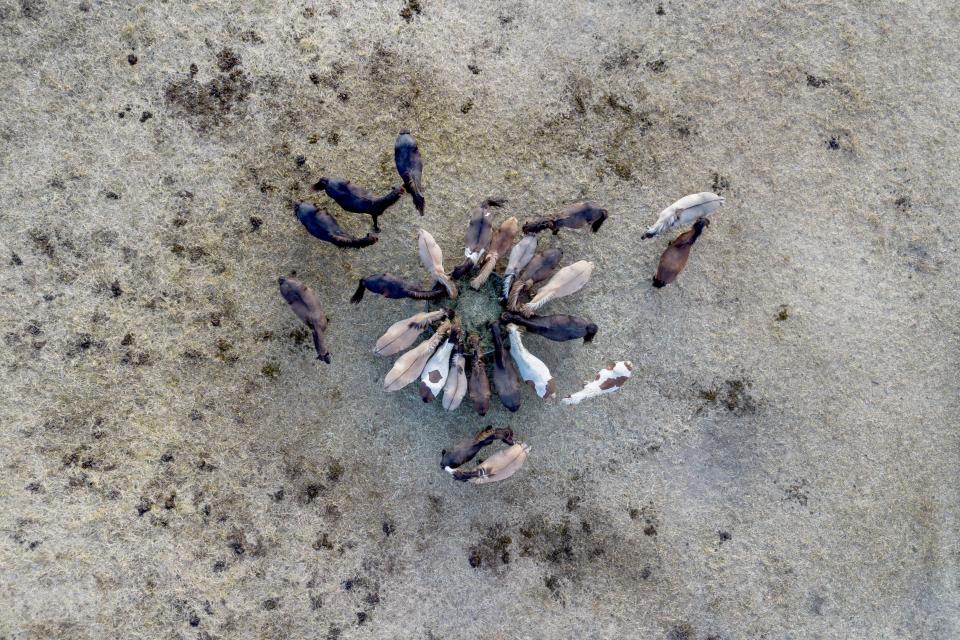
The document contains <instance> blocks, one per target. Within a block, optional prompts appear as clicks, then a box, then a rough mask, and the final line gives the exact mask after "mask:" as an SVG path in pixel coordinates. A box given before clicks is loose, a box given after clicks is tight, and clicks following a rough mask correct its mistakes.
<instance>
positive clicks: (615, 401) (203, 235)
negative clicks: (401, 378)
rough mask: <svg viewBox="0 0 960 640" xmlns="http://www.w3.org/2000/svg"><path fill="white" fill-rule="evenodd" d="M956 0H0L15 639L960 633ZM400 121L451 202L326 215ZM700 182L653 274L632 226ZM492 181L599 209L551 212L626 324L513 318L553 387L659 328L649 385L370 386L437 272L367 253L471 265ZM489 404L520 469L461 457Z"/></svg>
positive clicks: (3, 587) (378, 169) (8, 630)
mask: <svg viewBox="0 0 960 640" xmlns="http://www.w3.org/2000/svg"><path fill="white" fill-rule="evenodd" d="M951 4H953V3H949V2H911V3H893V2H891V3H884V2H865V1H861V2H857V1H847V2H843V3H840V4H839V5H837V4H836V3H805V2H804V3H782V4H779V5H778V6H777V7H776V8H770V7H765V6H763V5H762V4H761V3H755V2H747V3H712V2H699V1H696V0H694V1H692V2H671V1H665V2H663V4H662V5H659V4H658V2H656V1H652V2H646V1H637V2H627V1H624V2H599V3H591V4H589V5H584V4H582V3H566V2H564V3H557V2H552V1H551V2H547V1H541V2H534V3H525V2H495V3H479V2H449V1H447V2H436V1H433V0H421V3H420V5H418V6H417V7H416V8H415V9H417V8H418V9H420V11H419V12H418V11H417V10H415V9H410V10H409V12H408V13H409V18H410V19H409V21H408V20H406V19H405V18H404V17H403V16H401V10H402V9H403V5H401V4H397V3H395V2H385V3H376V4H373V3H371V4H370V5H368V6H366V7H362V6H358V5H354V4H351V3H348V2H336V3H331V4H327V3H317V2H309V1H308V2H297V3H290V2H274V1H270V2H256V3H254V2H250V3H243V6H241V5H240V4H237V5H230V4H228V3H223V2H204V1H198V2H193V3H187V2H180V1H172V0H171V1H170V2H149V3H147V2H144V3H132V2H131V3H125V2H99V1H97V0H86V1H84V2H76V1H73V0H71V1H67V2H53V1H45V0H22V1H16V0H0V78H2V80H0V89H2V90H0V163H2V165H0V222H2V225H3V227H2V228H3V230H4V232H3V237H2V240H0V242H2V244H3V256H2V264H3V266H2V270H0V286H2V293H3V295H2V299H0V320H2V325H3V333H4V344H3V349H2V362H3V367H2V374H0V375H2V378H0V382H2V385H3V390H4V393H3V403H2V405H0V428H2V434H3V442H4V444H3V449H2V451H3V453H2V456H0V461H2V474H0V530H2V536H0V601H2V602H3V606H2V609H0V637H2V638H17V639H20V638H200V639H203V638H224V639H226V638H307V637H309V638H451V637H463V638H479V637H484V638H547V637H549V638H566V637H583V638H667V639H669V640H706V639H708V638H713V639H717V638H720V639H724V640H727V639H733V638H796V639H799V638H956V637H958V635H960V622H958V620H960V573H958V560H960V558H958V554H960V544H958V543H960V540H958V533H957V531H958V525H960V523H958V501H960V495H958V489H957V477H958V472H960V465H958V460H960V452H958V437H957V425H956V420H955V419H954V414H955V412H956V411H957V410H958V408H960V406H958V400H957V398H958V387H960V384H958V374H957V366H958V364H960V362H958V360H960V358H958V323H957V318H958V317H960V304H958V295H957V294H958V287H957V284H956V283H957V280H958V277H960V260H958V256H957V241H956V239H955V236H954V233H955V232H956V229H957V213H956V211H957V202H958V201H960V188H958V184H960V174H958V171H960V165H958V161H960V154H958V148H960V147H958V142H960V141H958V137H960V136H958V116H957V113H958V110H960V94H958V84H960V83H958V80H957V69H958V68H960V55H958V52H960V47H958V45H957V42H956V33H957V30H958V27H960V14H958V10H957V9H956V6H955V5H954V7H953V8H948V7H949V5H951ZM659 6H662V10H660V11H658V7H659ZM130 53H134V54H135V55H136V56H137V58H138V61H137V63H136V65H130V64H129V63H128V60H127V56H128V54H130ZM218 63H219V66H218ZM191 64H195V65H196V67H195V69H196V71H195V76H194V77H192V78H191V75H190V68H191ZM221 68H222V69H223V70H221ZM311 74H315V75H314V80H315V81H312V80H311ZM148 113H149V114H152V117H149V116H147V114H148ZM121 116H122V117H121ZM404 126H408V127H410V128H411V129H413V130H414V132H415V134H416V136H417V138H418V140H419V142H420V145H421V149H422V152H423V155H424V159H425V163H426V169H425V183H426V194H427V202H428V209H427V216H426V218H425V219H424V220H422V221H421V220H419V219H417V217H416V215H415V212H414V210H413V207H412V204H411V202H410V200H409V199H404V200H403V201H402V203H401V205H399V206H398V207H396V208H395V209H393V210H391V212H390V213H389V214H387V215H386V216H384V218H383V220H382V225H383V228H384V232H383V234H382V236H381V241H380V243H379V245H377V246H376V247H374V248H372V249H367V250H364V251H362V252H359V253H358V252H352V253H348V252H342V251H338V250H336V249H335V248H333V247H332V246H329V245H324V244H321V243H319V242H317V241H315V240H313V239H312V238H310V237H309V236H308V235H307V234H306V233H305V232H304V230H303V229H302V228H301V227H300V226H299V225H298V224H297V222H296V220H295V219H294V218H293V216H292V213H291V211H290V209H289V206H288V201H289V200H290V199H296V198H300V197H303V196H304V194H306V193H307V185H309V184H310V183H311V182H312V181H313V180H315V179H316V178H317V177H318V176H319V175H321V174H324V173H329V174H333V175H342V176H346V177H350V178H352V179H354V180H355V181H357V182H359V183H362V184H365V185H369V186H371V187H373V188H375V189H376V190H378V191H380V190H385V189H386V188H387V187H388V186H390V185H391V184H392V183H394V182H395V181H396V176H395V174H394V172H393V168H392V144H393V139H394V136H395V135H396V132H397V131H398V130H399V129H400V128H401V127H404ZM301 155H302V156H304V157H305V164H303V166H298V164H297V162H296V158H297V156H301ZM708 189H717V190H721V191H722V193H723V194H724V195H725V196H726V197H727V206H726V207H725V208H724V209H723V210H722V211H721V213H720V215H718V216H717V218H716V220H715V224H714V225H713V226H711V227H710V228H709V229H708V230H707V232H706V233H705V235H704V237H703V239H702V240H701V241H700V242H699V243H698V244H697V245H696V247H695V250H694V253H693V256H692V258H691V261H690V265H689V266H688V268H687V270H686V271H685V272H684V273H683V274H682V275H681V277H680V280H679V283H678V284H676V285H672V286H670V287H668V288H666V289H663V290H661V291H655V290H653V289H651V288H650V286H649V278H650V276H651V274H652V273H653V269H654V267H655V264H656V260H657V256H658V255H659V252H660V250H662V248H663V246H664V245H665V243H666V241H667V239H666V238H661V239H657V240H655V241H650V242H647V243H645V244H639V243H638V238H639V236H640V234H641V232H642V230H643V228H644V227H645V226H646V225H647V224H648V223H649V222H651V221H652V220H653V219H654V218H655V216H656V213H657V212H658V211H659V210H660V209H661V208H662V207H664V206H666V205H667V204H669V203H670V202H672V201H673V200H674V199H676V198H678V197H680V196H682V195H684V194H686V193H690V192H695V191H702V190H708ZM493 193H500V194H503V195H505V196H506V197H508V198H509V199H510V206H509V207H508V208H507V209H506V211H505V214H504V215H509V214H515V215H517V216H519V217H520V218H521V219H529V218H532V217H533V216H535V215H538V214H541V213H544V212H547V211H550V210H552V209H554V208H556V207H558V206H560V205H562V204H564V203H567V202H570V201H573V200H575V199H577V198H581V197H590V198H594V199H596V200H598V201H600V202H602V203H604V204H605V205H606V206H607V207H608V208H609V209H610V210H611V212H612V217H611V220H610V221H609V222H608V223H607V225H606V226H605V227H604V228H603V229H602V230H601V233H599V234H598V235H593V234H590V233H587V232H583V231H582V232H573V233H566V234H562V235H560V236H559V237H558V238H556V239H555V240H549V242H555V241H556V242H559V243H560V244H561V245H562V247H563V248H564V250H565V252H566V255H567V256H568V261H572V260H574V259H580V258H587V259H591V260H594V261H595V262H596V264H597V273H596V275H595V277H594V279H593V281H592V282H591V283H590V284H589V285H588V286H587V287H586V288H585V289H584V290H583V291H582V292H581V293H580V294H578V295H576V296H574V297H571V298H569V299H567V300H565V301H563V302H562V303H560V304H556V305H555V306H553V307H552V308H553V309H554V310H556V311H561V310H562V311H569V312H572V313H578V314H582V315H585V316H588V317H590V318H592V319H594V320H595V321H596V322H597V323H598V324H599V325H600V327H601V330H600V333H599V335H598V336H597V339H596V341H595V342H594V344H592V345H587V346H583V345H581V344H578V343H577V344H575V343H567V344H553V343H545V342H544V341H542V340H540V339H538V338H535V337H531V338H529V339H528V341H527V344H528V346H529V347H530V348H531V349H532V350H533V351H534V352H535V353H538V354H540V355H541V357H543V359H544V360H545V361H546V362H547V363H548V364H549V365H550V366H551V367H552V368H553V370H554V372H555V374H556V375H557V378H558V383H559V386H560V390H561V392H562V393H564V394H566V393H570V392H571V391H573V390H575V389H576V388H577V387H578V386H579V383H580V382H581V381H582V380H583V379H586V378H589V377H591V376H592V375H593V373H594V372H595V371H596V370H597V369H598V368H599V367H600V366H602V365H603V364H604V363H606V362H607V361H610V360H615V359H621V358H629V359H631V360H633V361H634V363H636V364H637V371H636V375H635V377H634V379H633V380H632V381H631V382H630V383H629V384H628V385H627V387H626V388H625V390H624V391H623V392H622V393H620V394H619V395H617V396H613V397H610V398H604V399H601V400H597V401H594V402H592V403H588V404H584V405H581V406H580V407H578V408H575V409H571V408H566V407H563V406H559V405H553V406H542V405H541V404H540V403H538V402H536V401H535V400H536V399H535V398H533V397H532V395H529V394H528V395H527V398H526V405H525V406H524V407H523V408H522V409H521V413H520V414H518V415H515V416H511V415H508V414H506V413H504V412H503V411H502V410H500V409H498V410H496V411H493V412H491V414H490V415H489V416H488V417H487V419H480V418H478V417H477V416H475V415H473V414H472V413H471V412H470V411H468V410H467V409H466V408H464V409H461V410H460V411H459V412H458V413H456V414H455V415H453V416H451V415H447V414H444V413H443V412H442V411H441V410H440V409H439V407H437V406H424V405H423V404H422V403H421V401H420V399H419V397H418V396H417V395H416V393H415V392H414V391H413V389H412V388H411V389H408V390H405V391H404V392H401V393H397V394H393V395H386V394H384V393H382V392H381V391H380V390H379V381H380V379H381V378H382V376H383V374H384V373H385V372H386V371H387V369H388V368H389V366H390V363H389V362H388V361H386V360H378V361H375V360H374V359H373V357H372V356H371V355H370V348H371V346H372V344H373V342H374V341H375V339H376V337H377V336H378V335H379V334H380V332H381V331H382V330H383V329H384V328H385V327H386V326H388V325H389V324H390V323H391V322H393V321H394V320H396V319H398V318H400V317H402V315H403V314H407V315H409V314H410V313H413V312H414V311H415V310H417V309H418V308H419V307H418V305H416V304H414V303H409V302H401V301H388V300H384V299H381V298H378V297H376V296H369V297H368V299H366V300H365V301H364V302H363V304H362V305H361V306H359V307H351V306H350V305H349V304H347V298H348V297H349V294H350V292H351V291H352V289H353V287H354V284H355V282H356V278H358V277H359V276H361V275H366V274H368V273H373V272H377V271H383V270H389V271H393V272H395V273H398V274H401V275H404V276H407V277H413V278H423V277H424V276H423V272H422V270H421V268H420V266H419V261H418V259H417V257H416V250H415V234H416V230H417V228H418V227H419V225H420V224H425V225H426V226H427V227H428V228H429V229H431V230H432V232H433V233H434V235H435V236H436V237H437V239H438V240H439V241H440V243H441V245H442V246H443V247H444V248H445V250H446V251H447V256H448V262H449V263H451V264H452V263H453V261H454V259H455V256H457V255H459V252H460V250H461V232H462V228H463V225H464V221H465V216H466V215H467V213H468V212H469V210H470V208H471V206H472V205H473V203H474V202H476V201H477V200H478V199H479V198H480V197H483V196H486V195H489V194H493ZM332 210H334V211H336V209H332ZM253 218H257V219H259V220H260V221H262V225H261V226H260V227H259V228H258V229H254V226H255V224H252V223H251V220H252V219H253ZM341 220H342V221H343V223H344V225H345V226H346V227H347V228H349V229H350V230H351V231H352V232H354V233H357V234H360V233H363V232H365V231H366V229H367V226H368V221H367V220H366V219H363V218H360V217H358V216H350V215H347V214H343V215H342V216H341ZM545 240H546V238H545ZM294 270H295V271H297V272H298V274H299V275H300V277H302V278H303V279H304V280H306V281H307V282H308V283H309V284H311V285H312V286H314V287H315V288H316V289H317V291H318V292H319V293H320V295H321V296H322V297H323V299H324V300H325V301H326V303H327V306H328V313H329V315H330V318H331V321H332V324H331V327H330V330H329V332H328V339H329V344H330V348H331V351H332V353H333V364H332V365H330V366H325V365H322V364H319V363H317V361H316V360H315V359H313V357H312V355H311V349H310V345H309V342H308V341H303V340H302V338H303V334H302V331H301V330H300V325H299V324H298V321H297V320H296V318H295V317H294V316H293V314H292V313H290V311H289V310H288V309H287V308H286V305H285V304H284V303H283V301H282V300H281V298H280V296H279V293H278V291H277V287H276V278H277V276H279V275H281V274H288V273H290V272H291V271H294ZM298 340H300V341H299V342H298ZM488 422H493V423H495V424H501V425H503V424H511V425H513V426H514V428H515V429H516V430H517V432H518V433H519V434H520V435H521V436H522V437H523V438H524V439H525V440H527V441H528V442H530V443H531V444H532V445H533V453H532V456H531V459H530V460H529V462H528V464H527V466H526V468H525V469H524V470H523V471H522V472H521V473H520V474H519V475H518V476H516V477H515V478H514V479H513V480H512V481H510V482H507V483H503V484H501V485H493V486H488V487H483V488H479V489H478V488H476V487H472V486H461V485H455V484H453V483H452V482H451V481H450V479H449V478H448V477H447V476H446V475H445V474H443V473H442V472H441V471H440V469H439V468H438V464H437V462H438V458H439V452H440V449H441V448H443V446H445V445H446V444H447V443H449V442H451V441H453V440H455V439H458V438H460V437H463V436H464V435H466V434H468V433H470V432H472V431H473V430H475V429H477V428H479V427H481V426H483V425H484V424H487V423H488ZM471 559H473V563H474V564H478V563H479V566H478V567H476V568H475V567H472V566H471V563H470V560H471Z"/></svg>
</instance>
